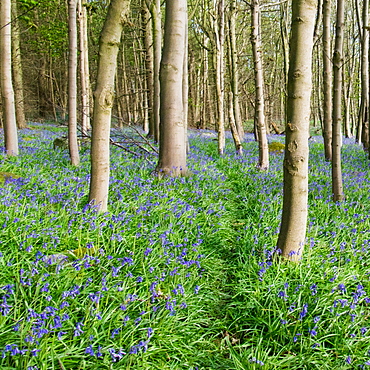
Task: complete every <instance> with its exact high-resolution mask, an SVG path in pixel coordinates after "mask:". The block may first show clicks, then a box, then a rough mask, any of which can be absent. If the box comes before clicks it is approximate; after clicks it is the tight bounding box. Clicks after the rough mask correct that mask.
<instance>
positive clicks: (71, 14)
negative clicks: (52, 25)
mask: <svg viewBox="0 0 370 370" xmlns="http://www.w3.org/2000/svg"><path fill="white" fill-rule="evenodd" d="M68 39H69V53H68V146H69V155H70V157H71V164H72V165H74V166H78V165H79V164H80V155H79V153H78V142H77V0H69V2H68Z"/></svg>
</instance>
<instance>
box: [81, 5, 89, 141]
mask: <svg viewBox="0 0 370 370" xmlns="http://www.w3.org/2000/svg"><path fill="white" fill-rule="evenodd" d="M78 23H79V26H80V32H79V36H80V38H79V40H80V81H81V104H82V117H81V131H82V134H83V135H86V134H87V131H88V130H90V129H91V125H90V115H91V114H90V89H91V87H90V71H89V46H88V45H89V44H88V36H87V12H86V7H85V6H84V5H83V4H82V0H78Z"/></svg>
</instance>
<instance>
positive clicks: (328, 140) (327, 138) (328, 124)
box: [323, 0, 333, 162]
mask: <svg viewBox="0 0 370 370" xmlns="http://www.w3.org/2000/svg"><path fill="white" fill-rule="evenodd" d="M330 30H331V0H324V2H323V63H324V73H323V74H324V78H323V87H324V123H323V136H324V153H325V160H326V161H329V162H330V161H331V159H332V151H331V145H332V134H333V133H332V110H333V106H332V61H331V31H330Z"/></svg>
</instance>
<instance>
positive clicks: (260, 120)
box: [251, 0, 269, 170]
mask: <svg viewBox="0 0 370 370" xmlns="http://www.w3.org/2000/svg"><path fill="white" fill-rule="evenodd" d="M260 18H261V15H260V2H259V0H253V1H252V2H251V42H252V51H253V62H254V81H255V86H256V95H255V100H254V101H255V103H254V108H255V115H254V122H255V125H256V131H257V139H258V149H259V150H258V152H259V156H258V164H257V167H258V168H259V169H261V170H267V169H268V167H269V149H268V142H267V131H266V120H265V98H264V91H263V90H264V89H263V64H262V50H261V48H262V42H261V25H260Z"/></svg>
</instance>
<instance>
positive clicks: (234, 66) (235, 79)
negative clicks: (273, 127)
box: [229, 0, 244, 142]
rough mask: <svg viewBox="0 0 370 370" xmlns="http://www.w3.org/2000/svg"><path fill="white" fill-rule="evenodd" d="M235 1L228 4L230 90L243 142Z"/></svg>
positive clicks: (236, 122) (236, 121)
mask: <svg viewBox="0 0 370 370" xmlns="http://www.w3.org/2000/svg"><path fill="white" fill-rule="evenodd" d="M236 4H237V2H236V0H232V1H231V5H230V12H231V14H230V22H229V30H230V54H231V63H230V65H231V68H230V69H231V73H230V80H231V91H232V94H233V95H232V98H233V107H234V108H233V109H234V118H235V124H236V127H237V130H238V134H239V138H240V141H241V142H243V139H244V128H243V122H242V119H241V115H240V104H239V72H238V54H237V50H236V15H237V5H236Z"/></svg>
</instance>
